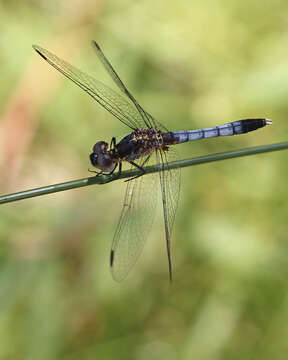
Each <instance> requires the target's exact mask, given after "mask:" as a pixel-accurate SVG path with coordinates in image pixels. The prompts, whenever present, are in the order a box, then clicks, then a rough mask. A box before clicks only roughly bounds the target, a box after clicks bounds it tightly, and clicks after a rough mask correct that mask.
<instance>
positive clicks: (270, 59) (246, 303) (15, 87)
mask: <svg viewBox="0 0 288 360" xmlns="http://www.w3.org/2000/svg"><path fill="white" fill-rule="evenodd" d="M0 19H1V21H0V33H1V38H0V64H1V86H0V108H1V128H0V138H1V140H0V144H1V152H0V165H1V193H2V194H5V193H8V192H16V191H21V190H24V189H30V188H33V187H38V186H44V185H48V184H54V183H58V182H62V181H69V180H72V179H78V178H82V177H86V176H88V175H89V173H88V172H87V168H88V167H90V164H89V158H88V155H89V153H90V151H91V148H92V146H93V144H94V143H95V142H96V141H98V140H106V141H108V142H109V141H110V138H111V137H112V136H116V137H117V139H120V138H121V137H122V136H124V135H126V134H127V128H126V127H125V126H124V125H123V124H121V123H120V122H119V121H118V120H116V119H114V118H113V117H112V116H111V115H110V114H109V113H107V112H105V110H103V109H102V108H101V107H100V106H99V105H98V104H97V103H96V102H95V101H93V100H92V99H91V98H90V97H89V96H87V95H86V94H85V93H84V92H83V91H81V90H80V89H78V88H77V87H76V86H74V85H73V84H72V83H71V82H69V81H68V80H65V79H64V78H63V77H62V76H61V75H59V74H58V73H57V72H56V71H55V70H54V69H53V68H51V67H50V66H49V65H48V64H47V63H45V61H43V60H42V59H41V58H40V57H39V56H38V55H37V54H36V53H35V52H34V51H33V50H32V47H31V45H32V44H33V43H36V44H39V45H41V46H43V47H45V48H47V49H49V50H51V51H52V52H54V53H56V54H58V55H59V56H60V57H62V58H64V59H66V60H68V61H69V62H71V63H72V64H74V65H76V66H78V67H80V68H81V69H83V70H85V71H86V72H88V73H90V74H93V75H95V77H96V78H98V79H100V80H103V81H104V82H105V83H107V84H109V85H111V86H112V87H113V84H111V80H110V79H109V78H108V77H107V75H105V73H104V71H103V69H102V68H101V65H100V64H99V62H98V61H97V58H96V56H95V54H94V53H93V50H92V48H91V46H90V40H92V39H95V40H97V41H98V42H99V44H100V45H101V46H102V49H103V51H104V52H105V54H106V55H107V57H108V59H110V60H111V62H112V64H113V65H114V66H115V68H116V70H117V71H118V72H119V74H120V76H121V77H122V79H123V80H124V82H125V83H126V84H127V86H128V88H129V89H130V90H131V92H132V93H133V94H134V95H135V97H136V98H137V99H138V101H139V102H140V103H141V105H142V106H143V107H144V108H145V109H146V110H147V111H148V112H150V113H151V114H153V116H154V117H155V118H156V119H159V120H160V121H161V122H163V123H164V124H165V125H166V126H167V127H168V128H169V129H171V130H186V129H194V128H199V127H209V126H213V125H220V124H223V123H225V122H229V121H234V120H238V119H241V118H247V117H268V118H271V119H272V120H273V125H272V126H271V127H269V128H264V129H262V130H259V131H257V132H255V133H250V134H247V135H245V136H244V135H243V136H238V137H230V138H221V139H215V140H212V139H211V140H207V141H203V142H194V143H186V144H183V145H179V146H178V147H177V149H178V152H179V154H180V157H181V158H188V157H194V156H201V155H205V154H211V153H215V152H222V151H229V150H233V149H239V148H244V147H249V146H257V145H262V144H270V143H277V142H281V141H286V140H287V136H288V124H287V113H288V102H287V96H288V66H287V64H288V46H287V45H288V4H287V1H286V0H276V1H248V0H243V1H236V0H232V1H231V0H230V1H228V0H207V1H200V0H194V1H188V0H179V1H171V0H168V1H167V0H166V1H164V0H160V1H157V2H156V1H152V0H146V1H143V0H141V1H132V0H124V1H104V0H103V1H100V0H99V1H98V0H82V1H80V0H65V1H64V0H63V1H55V0H52V1H49V2H47V1H36V0H30V1H28V0H26V1H4V0H1V1H0ZM287 160H288V154H287V152H286V151H282V152H277V153H270V154H262V155H258V156H252V157H246V158H239V159H234V160H229V161H223V162H217V163H211V164H206V165H202V166H195V167H190V168H185V169H183V170H182V188H181V198H180V203H179V208H178V213H177V218H176V223H175V227H174V232H173V263H174V282H173V284H172V285H170V284H169V280H168V269H167V258H166V252H165V251H166V250H165V246H164V228H163V220H162V217H161V211H160V210H161V209H160V207H159V211H158V217H157V221H155V226H154V228H153V230H152V232H151V234H150V236H149V241H148V242H147V245H146V247H145V250H144V252H143V254H142V256H141V258H140V260H139V261H138V263H137V265H136V266H135V268H134V269H133V271H132V272H131V274H130V275H129V277H128V278H127V279H126V281H125V282H123V283H121V284H118V283H115V282H114V281H113V280H112V277H111V274H110V271H109V265H108V259H109V250H110V246H111V241H112V238H113V232H114V230H115V227H116V224H117V220H118V216H119V214H120V210H121V204H122V198H123V195H124V190H125V184H124V183H123V181H118V182H113V183H111V184H108V185H105V186H91V187H87V188H82V189H77V190H74V191H67V192H63V193H57V194H54V195H49V196H43V197H39V198H35V199H30V200H25V201H21V202H15V203H11V204H6V205H2V206H1V207H0V249H1V251H0V359H1V360H2V359H5V360H6V359H7V360H8V359H9V360H14V359H29V360H31V359H37V360H42V359H45V360H48V359H49V360H50V359H67V360H70V359H71V360H72V359H114V358H117V359H125V360H127V359H139V360H143V359H147V358H149V359H151V360H152V359H162V358H165V359H169V360H170V359H197V360H199V359H201V360H202V359H203V360H206V359H207V360H208V359H209V360H210V359H262V360H263V359H274V360H275V359H286V358H287V351H288V342H287V335H288V276H287V275H288V260H287V259H288V239H287V214H288V206H287V175H288V166H287Z"/></svg>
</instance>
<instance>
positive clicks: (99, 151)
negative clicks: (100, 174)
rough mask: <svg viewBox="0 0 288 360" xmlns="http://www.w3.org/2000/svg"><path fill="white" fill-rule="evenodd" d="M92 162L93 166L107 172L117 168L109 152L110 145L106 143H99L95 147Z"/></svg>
mask: <svg viewBox="0 0 288 360" xmlns="http://www.w3.org/2000/svg"><path fill="white" fill-rule="evenodd" d="M90 161H91V164H92V165H93V166H95V167H96V168H97V169H100V170H102V171H105V172H110V171H112V170H113V169H114V167H115V161H114V159H113V156H112V154H111V151H109V150H108V144H107V143H106V142H105V141H98V142H97V143H96V144H95V145H94V146H93V152H92V153H91V154H90Z"/></svg>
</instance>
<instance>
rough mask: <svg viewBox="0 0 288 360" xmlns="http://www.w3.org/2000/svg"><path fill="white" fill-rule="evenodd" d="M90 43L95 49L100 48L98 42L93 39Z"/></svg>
mask: <svg viewBox="0 0 288 360" xmlns="http://www.w3.org/2000/svg"><path fill="white" fill-rule="evenodd" d="M91 43H92V46H95V47H96V49H98V50H101V49H100V46H99V44H98V43H97V42H96V41H95V40H92V41H91Z"/></svg>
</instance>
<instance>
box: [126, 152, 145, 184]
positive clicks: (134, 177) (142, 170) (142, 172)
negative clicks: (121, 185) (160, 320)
mask: <svg viewBox="0 0 288 360" xmlns="http://www.w3.org/2000/svg"><path fill="white" fill-rule="evenodd" d="M149 159H150V155H149V156H147V158H146V159H145V160H144V161H143V163H142V164H141V166H140V165H138V164H136V163H135V162H134V161H129V163H130V164H131V165H133V166H135V167H136V168H137V169H138V170H140V171H141V174H139V175H136V176H133V177H131V178H130V179H127V180H125V182H126V181H131V180H134V179H137V178H138V177H140V176H142V175H144V174H146V171H145V169H144V168H143V166H144V165H145V164H146V163H147V161H148V160H149Z"/></svg>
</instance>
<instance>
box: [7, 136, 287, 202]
mask: <svg viewBox="0 0 288 360" xmlns="http://www.w3.org/2000/svg"><path fill="white" fill-rule="evenodd" d="M284 149H288V142H282V143H278V144H270V145H264V146H257V147H252V148H248V149H240V150H235V151H229V152H223V153H217V154H212V155H207V156H200V157H196V158H192V159H185V160H179V161H174V162H171V163H169V169H174V168H176V167H186V166H193V165H200V164H205V163H209V162H213V161H220V160H226V159H233V158H237V157H240V156H248V155H256V154H262V153H266V152H271V151H278V150H284ZM145 171H146V173H154V172H156V171H158V165H153V166H148V167H146V168H145ZM137 174H140V171H139V170H137V169H132V170H127V171H123V172H122V173H121V175H120V176H118V174H117V173H115V174H112V175H101V176H91V177H88V178H83V179H78V180H73V181H67V182H64V183H59V184H54V185H48V186H43V187H39V188H36V189H31V190H26V191H20V192H17V193H13V194H7V195H2V196H0V204H4V203H8V202H12V201H18V200H23V199H28V198H32V197H35V196H41V195H46V194H52V193H55V192H59V191H65V190H70V189H76V188H79V187H83V186H88V185H94V184H106V183H108V182H111V181H115V180H118V179H126V178H130V177H133V176H135V175H137Z"/></svg>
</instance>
